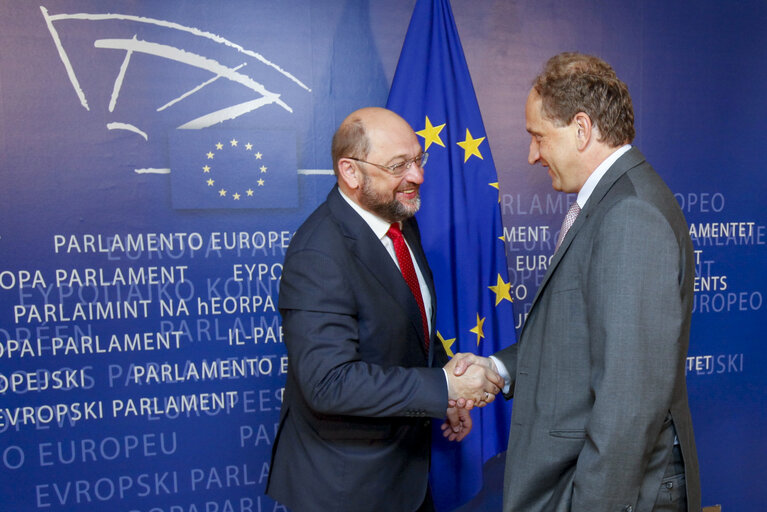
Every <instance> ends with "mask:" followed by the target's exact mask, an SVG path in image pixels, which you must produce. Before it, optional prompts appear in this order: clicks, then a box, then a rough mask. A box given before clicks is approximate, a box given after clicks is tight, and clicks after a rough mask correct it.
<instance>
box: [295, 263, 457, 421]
mask: <svg viewBox="0 0 767 512" xmlns="http://www.w3.org/2000/svg"><path fill="white" fill-rule="evenodd" d="M356 300H357V299H356V298H355V293H354V291H353V290H352V289H351V288H350V285H349V283H348V281H347V279H345V273H344V270H343V269H342V268H340V267H339V264H338V263H337V262H336V260H335V259H333V258H331V257H329V256H328V255H326V254H324V253H323V252H321V251H318V250H309V249H305V250H300V251H297V252H295V253H293V254H291V255H290V257H289V258H288V259H286V262H285V268H284V271H283V275H282V282H281V285H280V312H281V313H282V315H283V330H284V339H285V343H286V345H287V349H288V356H289V365H290V366H289V371H291V372H294V375H293V377H294V379H295V380H296V382H297V383H298V385H299V388H300V390H301V393H302V394H303V396H304V398H305V400H306V402H307V403H308V404H309V406H310V407H311V408H312V409H313V410H314V411H315V412H318V413H321V414H332V415H351V416H366V417H386V416H433V417H444V415H445V410H446V408H447V385H446V381H445V376H444V372H443V370H442V369H441V368H405V367H402V366H382V365H378V364H373V363H370V362H366V361H363V360H362V358H361V354H360V344H359V336H360V333H359V323H360V322H362V321H364V320H362V319H360V318H359V317H358V307H357V304H356ZM381 314H384V315H385V314H386V313H385V312H381ZM404 341H405V340H403V342H404Z"/></svg>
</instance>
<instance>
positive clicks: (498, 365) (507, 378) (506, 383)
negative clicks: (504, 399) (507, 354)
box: [448, 356, 511, 395]
mask: <svg viewBox="0 0 767 512" xmlns="http://www.w3.org/2000/svg"><path fill="white" fill-rule="evenodd" d="M490 359H491V360H492V361H493V363H495V369H496V370H498V375H500V376H501V377H502V378H503V389H502V390H501V391H503V394H504V395H505V394H508V392H509V389H511V375H510V374H509V370H507V369H506V365H505V364H503V363H502V362H501V360H500V359H498V358H497V357H495V356H490ZM448 389H450V388H448Z"/></svg>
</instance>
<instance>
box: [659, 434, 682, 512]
mask: <svg viewBox="0 0 767 512" xmlns="http://www.w3.org/2000/svg"><path fill="white" fill-rule="evenodd" d="M652 510H653V512H687V489H686V487H685V478H684V460H683V459H682V450H681V448H679V445H678V444H677V445H674V449H673V451H672V452H671V461H670V462H669V463H668V466H666V473H665V474H664V475H663V480H662V481H661V484H660V489H659V490H658V498H657V499H656V500H655V506H654V507H653V509H652Z"/></svg>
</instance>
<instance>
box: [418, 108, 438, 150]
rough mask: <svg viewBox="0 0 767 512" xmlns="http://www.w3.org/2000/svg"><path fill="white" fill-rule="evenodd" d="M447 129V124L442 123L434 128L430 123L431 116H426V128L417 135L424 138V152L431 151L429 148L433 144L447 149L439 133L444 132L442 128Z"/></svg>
mask: <svg viewBox="0 0 767 512" xmlns="http://www.w3.org/2000/svg"><path fill="white" fill-rule="evenodd" d="M444 127H445V123H442V124H441V125H439V126H432V125H431V121H429V116H426V127H425V128H424V129H423V130H421V131H418V132H415V133H417V134H418V135H420V136H421V137H423V141H424V143H425V145H424V148H423V149H424V151H425V150H427V149H429V146H431V143H432V142H433V143H435V144H439V145H440V146H442V147H443V148H444V147H445V143H444V142H442V139H441V138H440V137H439V132H441V131H442V128H444Z"/></svg>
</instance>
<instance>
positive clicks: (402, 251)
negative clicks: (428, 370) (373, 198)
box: [386, 222, 429, 354]
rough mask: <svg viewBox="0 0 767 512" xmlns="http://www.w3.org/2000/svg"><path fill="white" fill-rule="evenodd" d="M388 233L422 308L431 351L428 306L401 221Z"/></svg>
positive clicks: (400, 267) (406, 279) (419, 306)
mask: <svg viewBox="0 0 767 512" xmlns="http://www.w3.org/2000/svg"><path fill="white" fill-rule="evenodd" d="M386 235H387V236H388V237H389V238H391V241H392V242H393V243H394V252H395V253H396V254H397V261H398V262H399V269H400V271H401V272H402V277H404V278H405V282H406V283H407V285H408V286H409V287H410V291H411V292H413V296H414V297H415V301H416V302H417V303H418V309H420V310H421V323H422V324H423V333H424V348H425V349H426V353H427V354H428V353H429V323H428V321H427V320H426V308H424V306H423V295H421V287H420V286H419V285H418V276H417V275H416V273H415V267H414V266H413V260H412V259H411V258H410V251H409V250H408V248H407V244H406V243H405V238H404V237H403V236H402V231H400V228H399V223H397V222H395V223H393V224H392V225H391V227H390V228H389V231H388V232H387V233H386Z"/></svg>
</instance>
